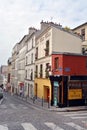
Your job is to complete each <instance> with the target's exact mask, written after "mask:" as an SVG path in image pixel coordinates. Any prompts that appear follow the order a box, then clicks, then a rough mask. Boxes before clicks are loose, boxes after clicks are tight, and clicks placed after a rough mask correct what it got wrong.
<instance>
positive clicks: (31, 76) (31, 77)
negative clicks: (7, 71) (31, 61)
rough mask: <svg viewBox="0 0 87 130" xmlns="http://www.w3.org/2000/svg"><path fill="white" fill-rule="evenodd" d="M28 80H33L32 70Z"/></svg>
mask: <svg viewBox="0 0 87 130" xmlns="http://www.w3.org/2000/svg"><path fill="white" fill-rule="evenodd" d="M30 79H31V80H33V70H32V69H31V74H30Z"/></svg>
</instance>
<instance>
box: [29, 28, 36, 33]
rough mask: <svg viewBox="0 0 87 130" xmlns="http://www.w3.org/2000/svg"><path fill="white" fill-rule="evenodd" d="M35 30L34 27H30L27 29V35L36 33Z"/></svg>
mask: <svg viewBox="0 0 87 130" xmlns="http://www.w3.org/2000/svg"><path fill="white" fill-rule="evenodd" d="M36 31H37V29H35V28H34V27H30V28H29V34H30V35H31V34H32V33H34V32H36Z"/></svg>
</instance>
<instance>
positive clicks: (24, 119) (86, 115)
mask: <svg viewBox="0 0 87 130" xmlns="http://www.w3.org/2000/svg"><path fill="white" fill-rule="evenodd" d="M0 130H87V112H86V111H78V112H51V111H46V110H43V109H40V108H36V107H35V106H32V105H31V104H29V103H27V102H25V101H22V100H20V99H18V98H15V96H11V95H9V94H8V93H7V94H6V95H5V99H4V101H3V102H2V104H1V105H0Z"/></svg>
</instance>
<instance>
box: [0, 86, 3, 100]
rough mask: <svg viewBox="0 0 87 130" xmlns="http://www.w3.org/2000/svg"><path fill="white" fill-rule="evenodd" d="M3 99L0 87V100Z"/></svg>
mask: <svg viewBox="0 0 87 130" xmlns="http://www.w3.org/2000/svg"><path fill="white" fill-rule="evenodd" d="M2 98H3V89H2V88H1V87H0V99H2Z"/></svg>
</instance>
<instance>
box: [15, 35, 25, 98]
mask: <svg viewBox="0 0 87 130" xmlns="http://www.w3.org/2000/svg"><path fill="white" fill-rule="evenodd" d="M26 39H27V35H25V36H24V37H23V38H22V40H21V41H20V42H19V43H18V44H19V52H18V64H17V66H18V94H20V92H22V94H23V95H24V91H25V86H24V83H25V54H26V49H27V46H26V42H25V41H26Z"/></svg>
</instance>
